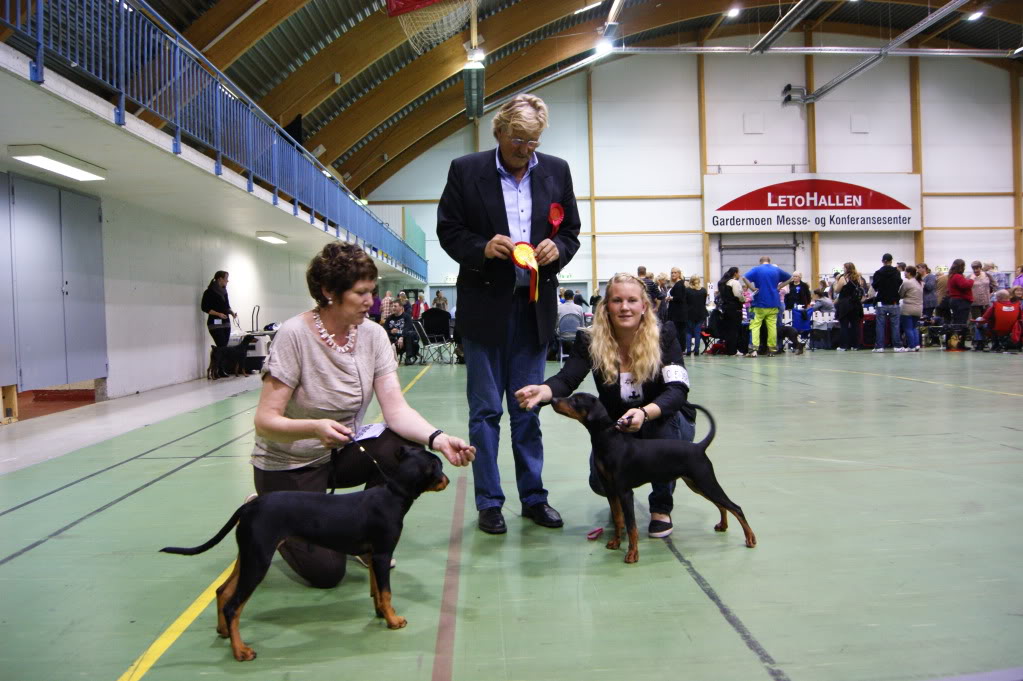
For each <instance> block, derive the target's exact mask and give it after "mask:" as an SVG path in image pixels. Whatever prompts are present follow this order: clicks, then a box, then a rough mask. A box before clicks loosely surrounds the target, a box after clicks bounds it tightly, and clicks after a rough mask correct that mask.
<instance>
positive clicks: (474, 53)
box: [467, 47, 487, 62]
mask: <svg viewBox="0 0 1023 681" xmlns="http://www.w3.org/2000/svg"><path fill="white" fill-rule="evenodd" d="M467 56H468V58H469V61H473V62H481V61H483V60H484V59H486V56H487V55H486V54H485V53H484V52H483V48H482V47H473V48H471V49H469V51H468V52H467Z"/></svg>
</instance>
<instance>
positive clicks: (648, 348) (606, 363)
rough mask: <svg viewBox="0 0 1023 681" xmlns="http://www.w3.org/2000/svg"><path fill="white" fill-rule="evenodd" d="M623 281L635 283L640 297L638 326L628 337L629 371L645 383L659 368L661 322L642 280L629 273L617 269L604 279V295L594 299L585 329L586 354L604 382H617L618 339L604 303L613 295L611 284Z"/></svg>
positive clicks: (612, 285)
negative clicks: (629, 345)
mask: <svg viewBox="0 0 1023 681" xmlns="http://www.w3.org/2000/svg"><path fill="white" fill-rule="evenodd" d="M623 284H634V285H635V286H638V287H639V290H640V296H642V299H643V315H642V316H641V317H640V320H639V328H637V329H636V337H635V338H634V339H633V341H632V348H631V354H632V375H633V377H634V378H635V379H636V381H638V382H640V383H646V382H647V381H650V380H652V379H653V378H654V376H656V375H657V372H658V371H660V369H661V326H660V323H659V322H658V320H657V315H655V314H653V311H652V310H651V307H650V297H649V296H648V295H647V291H646V284H644V283H643V281H642V280H641V279H639V278H638V277H636V276H634V275H632V274H626V273H624V272H619V273H618V274H616V275H614V276H613V277H611V279H610V280H609V281H608V282H607V289H606V292H605V295H604V297H603V298H601V299H600V302H599V303H597V308H596V310H595V311H594V313H593V326H590V327H589V328H587V329H586V331H587V332H589V334H590V357H591V358H592V359H593V366H594V368H595V369H597V371H598V372H599V373H600V375H601V376H602V377H603V379H604V384H605V385H614V384H615V383H616V382H618V373H619V371H620V368H619V363H618V351H619V347H618V339H617V338H616V337H615V330H614V324H613V323H612V321H611V314H610V312H609V311H608V307H607V303H608V301H609V300H610V299H611V298H612V297H613V295H614V294H613V292H612V288H613V287H614V286H616V285H623Z"/></svg>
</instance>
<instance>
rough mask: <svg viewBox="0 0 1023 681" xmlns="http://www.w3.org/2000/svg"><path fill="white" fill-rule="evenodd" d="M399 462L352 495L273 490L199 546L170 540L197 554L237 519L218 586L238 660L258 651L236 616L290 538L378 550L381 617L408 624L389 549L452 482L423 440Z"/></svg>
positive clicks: (372, 579)
mask: <svg viewBox="0 0 1023 681" xmlns="http://www.w3.org/2000/svg"><path fill="white" fill-rule="evenodd" d="M397 458H398V466H397V469H396V470H394V471H393V472H391V473H389V475H387V476H386V477H387V483H386V484H384V485H380V486H379V487H371V488H370V489H367V490H364V491H361V492H353V493H351V494H338V495H331V494H322V493H319V492H270V493H268V494H264V495H260V496H258V497H256V498H255V499H254V500H253V501H250V502H249V503H247V504H243V505H242V506H241V507H239V508H238V510H237V511H235V512H234V515H233V516H231V519H230V520H228V521H227V524H226V525H224V527H222V528H221V529H220V532H218V533H217V534H216V536H215V537H213V538H212V539H210V540H209V541H208V542H206V543H205V544H203V545H201V546H195V547H192V548H181V547H176V546H168V547H166V548H163V549H160V550H161V551H163V552H165V553H179V554H183V555H186V556H194V555H195V554H197V553H202V552H204V551H207V550H209V549H210V548H212V547H213V546H216V545H217V544H218V543H219V542H220V541H221V540H222V539H223V538H224V537H225V536H227V533H228V532H230V531H231V528H233V527H234V526H235V525H236V524H237V525H238V531H237V532H236V534H235V537H236V538H237V540H238V562H237V563H236V564H235V568H234V572H232V573H231V576H230V577H228V578H227V581H226V582H224V583H223V584H222V585H220V587H219V588H218V589H217V633H218V634H220V636H221V637H223V638H227V637H230V638H231V650H232V652H233V653H234V657H235V659H236V660H238V661H240V662H243V661H245V660H252V659H254V658H255V657H256V652H255V651H254V650H253V649H252V648H250V647H249V646H247V645H245V643H244V642H243V641H242V638H241V634H239V633H238V619H239V618H240V617H241V613H242V608H244V607H245V602H246V601H247V600H248V599H249V596H251V595H252V592H253V591H255V589H256V587H257V586H259V583H260V582H261V581H263V577H265V576H266V572H267V570H268V569H269V568H270V561H271V560H272V559H273V555H274V551H276V550H277V547H278V546H279V545H280V543H281V542H283V541H284V540H285V539H287V538H288V537H301V538H302V539H305V540H306V541H308V542H310V543H312V544H317V545H319V546H324V547H326V548H328V549H333V550H335V551H338V552H340V553H346V554H355V555H361V554H365V553H369V554H371V556H372V559H371V565H370V571H369V584H370V595H371V596H372V597H373V604H374V606H375V607H376V614H377V616H378V617H383V618H384V619H385V620H387V626H388V628H390V629H400V628H402V627H404V626H405V624H406V621H405V618H404V617H399V616H398V615H397V614H396V613H395V612H394V608H393V607H392V606H391V581H390V580H391V577H390V567H391V556H392V554H393V553H394V549H395V547H396V546H397V545H398V539H399V538H400V537H401V529H402V523H403V520H404V517H405V514H406V513H407V512H408V510H409V509H410V508H411V507H412V502H413V501H414V500H415V499H416V498H417V497H418V496H419V495H420V494H422V493H423V492H439V491H441V490H443V489H444V488H445V487H447V486H448V477H447V476H446V475H444V471H443V470H442V466H441V460H440V459H439V458H438V457H437V456H436V455H434V454H431V453H430V452H428V451H426V450H425V449H423V448H422V447H402V449H401V451H400V452H399V453H398V457H397Z"/></svg>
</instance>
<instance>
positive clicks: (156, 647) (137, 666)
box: [117, 364, 433, 681]
mask: <svg viewBox="0 0 1023 681" xmlns="http://www.w3.org/2000/svg"><path fill="white" fill-rule="evenodd" d="M431 366H433V365H432V364H427V365H426V366H425V367H423V370H422V371H420V372H419V373H418V374H416V377H415V378H413V379H412V380H411V381H409V384H408V385H406V386H405V387H404V388H402V390H401V393H402V394H403V395H404V394H405V393H407V392H408V391H409V390H411V389H412V386H414V385H415V384H416V381H418V380H419V379H420V378H422V377H423V374H425V373H426V372H427V371H429V370H430V367H431ZM377 420H378V421H379V420H380V417H378V418H377ZM233 569H234V562H232V563H231V564H230V565H228V566H227V569H226V570H224V571H223V572H222V573H220V576H219V577H217V578H216V579H215V580H213V582H212V583H211V584H210V585H209V586H208V587H206V589H205V590H204V591H203V592H202V593H201V594H199V597H198V598H196V599H195V600H194V601H192V605H190V606H188V608H186V609H185V611H184V612H183V613H181V614H180V615H179V616H178V618H177V619H176V620H174V622H173V623H172V624H171V625H170V626H169V627H167V629H166V630H164V632H163V633H162V634H160V635H159V636H158V637H157V639H156V640H155V641H153V643H152V645H150V646H149V648H147V649H146V652H144V653H142V654H141V655H139V657H138V659H136V660H135V661H134V662H132V663H131V666H130V667H128V669H127V670H126V671H125V672H124V673H123V674H121V676H120V677H119V678H118V679H117V681H138V679H141V678H142V676H143V675H144V674H145V673H146V672H148V671H149V668H150V667H152V666H153V665H154V664H156V661H157V660H159V659H160V656H162V655H163V654H164V653H165V652H167V649H168V648H170V647H171V646H172V645H174V642H175V641H177V640H178V637H179V636H181V634H183V633H185V630H186V629H188V627H190V626H191V625H192V622H194V621H195V618H197V617H198V616H199V615H200V614H202V611H203V610H205V609H206V606H208V605H209V604H210V602H211V601H212V600H213V599H214V598H215V597H216V595H217V587H218V586H220V585H221V584H222V583H223V582H224V580H226V579H227V578H228V576H229V575H230V574H231V570H233Z"/></svg>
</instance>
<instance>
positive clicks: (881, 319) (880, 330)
mask: <svg viewBox="0 0 1023 681" xmlns="http://www.w3.org/2000/svg"><path fill="white" fill-rule="evenodd" d="M901 313H902V310H901V308H900V307H899V306H898V304H896V305H878V306H877V307H876V308H875V310H874V347H875V348H882V349H883V348H884V346H885V329H886V328H887V327H889V326H890V327H891V334H892V347H893V348H901V347H902V336H901V334H899V315H900V314H901Z"/></svg>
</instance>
